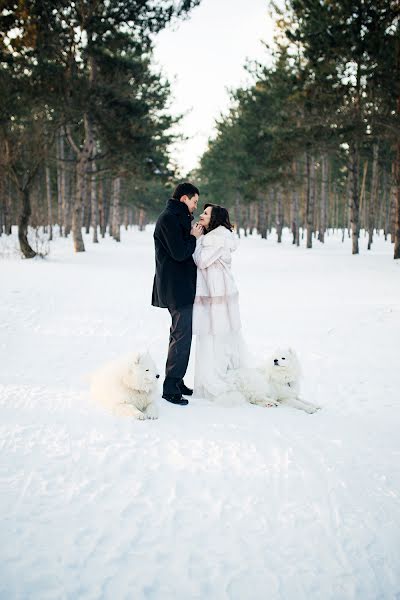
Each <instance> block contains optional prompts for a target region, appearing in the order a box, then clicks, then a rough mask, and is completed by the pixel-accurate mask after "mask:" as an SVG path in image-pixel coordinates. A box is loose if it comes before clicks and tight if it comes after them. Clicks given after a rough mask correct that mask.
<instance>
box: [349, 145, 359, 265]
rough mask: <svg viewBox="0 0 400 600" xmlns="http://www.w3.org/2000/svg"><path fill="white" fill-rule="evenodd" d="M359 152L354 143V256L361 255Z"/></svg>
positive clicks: (352, 208)
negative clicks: (359, 241) (359, 243)
mask: <svg viewBox="0 0 400 600" xmlns="http://www.w3.org/2000/svg"><path fill="white" fill-rule="evenodd" d="M358 163H359V152H358V143H357V142H354V143H353V144H352V146H351V167H350V168H351V179H352V194H351V207H350V222H351V231H352V254H358V253H359V246H358V239H359V237H360V214H359V208H360V197H359V170H358Z"/></svg>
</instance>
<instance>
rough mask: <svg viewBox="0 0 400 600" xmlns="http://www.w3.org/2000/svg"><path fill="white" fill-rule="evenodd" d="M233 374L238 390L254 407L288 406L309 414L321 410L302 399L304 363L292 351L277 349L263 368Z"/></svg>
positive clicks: (233, 372)
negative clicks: (301, 388) (301, 381)
mask: <svg viewBox="0 0 400 600" xmlns="http://www.w3.org/2000/svg"><path fill="white" fill-rule="evenodd" d="M232 375H233V376H234V379H235V381H234V384H235V388H236V390H237V391H238V392H240V394H242V395H243V396H244V397H245V398H246V400H247V401H248V402H250V403H251V404H258V405H261V406H277V405H279V404H284V405H286V406H292V407H293V408H298V409H300V410H304V411H305V412H308V413H314V412H316V411H317V410H318V409H319V406H315V405H314V404H310V403H309V402H305V401H304V400H302V399H301V398H300V397H299V390H300V375H301V371H300V364H299V361H298V359H297V356H296V353H295V352H294V350H292V349H291V348H288V349H279V350H277V351H276V352H275V354H273V355H272V356H271V357H270V358H269V359H268V360H267V361H266V362H265V364H264V365H263V367H262V368H260V369H254V368H250V369H248V368H246V369H238V370H237V371H232Z"/></svg>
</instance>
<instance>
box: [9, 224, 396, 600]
mask: <svg viewBox="0 0 400 600" xmlns="http://www.w3.org/2000/svg"><path fill="white" fill-rule="evenodd" d="M1 240H2V241H1ZM122 240H123V241H122V243H121V244H117V243H116V242H114V241H112V240H110V239H108V238H107V239H106V240H104V241H102V242H101V243H100V244H98V245H92V244H91V242H90V238H89V237H88V236H87V238H86V247H87V252H86V253H84V254H79V255H74V254H73V251H72V243H71V240H64V239H56V240H55V241H54V243H52V246H51V253H50V255H49V256H48V257H47V258H46V259H44V260H42V259H35V260H31V261H28V260H20V259H19V258H18V257H17V256H16V255H15V254H13V252H11V251H10V243H11V242H10V240H8V241H5V238H4V236H3V237H2V238H0V241H1V243H2V244H6V250H7V251H6V252H4V255H5V256H3V258H0V282H1V283H0V286H1V287H0V296H1V304H0V405H1V415H2V419H1V423H0V448H1V454H0V456H1V462H0V474H1V476H0V484H1V488H0V492H1V493H0V510H1V520H2V522H1V544H0V598H1V599H3V598H4V599H6V600H11V599H23V600H30V599H40V600H46V599H53V598H54V599H64V598H65V599H74V600H77V599H85V600H89V599H93V600H98V599H100V598H103V599H108V598H110V599H111V598H112V599H114V598H117V599H118V600H120V599H124V598H127V599H132V598H134V599H135V600H141V599H149V600H159V599H160V600H168V599H172V598H173V599H174V600H175V599H176V600H180V599H182V600H191V599H195V598H196V599H197V598H198V599H203V598H213V599H214V598H215V599H218V600H223V599H232V600H236V599H238V600H239V599H240V600H243V599H251V600H258V599H259V600H265V599H266V598H268V600H275V599H276V600H292V599H293V600H302V599H304V600H309V599H310V598H312V599H314V598H315V599H318V600H319V599H324V600H330V599H331V600H339V599H340V600H342V599H344V598H345V599H346V600H349V599H357V600H360V599H362V600H372V599H374V600H375V599H385V600H386V599H392V598H393V599H394V598H400V570H399V547H400V535H399V519H400V503H399V491H400V461H399V458H400V447H399V442H398V440H399V433H398V432H399V420H400V419H399V415H400V408H399V390H400V369H399V358H398V356H399V353H398V344H399V341H398V340H399V333H400V305H399V298H400V278H399V275H400V271H399V269H400V264H399V262H398V261H393V259H392V246H391V244H390V243H389V242H386V243H385V242H384V241H383V239H382V236H381V237H377V238H376V240H375V242H374V245H373V249H372V251H370V252H367V250H366V239H365V238H364V237H363V236H362V238H361V254H360V255H359V256H352V255H351V248H350V240H349V239H348V238H346V239H345V242H344V244H342V243H341V239H340V236H339V235H338V236H334V235H332V234H331V235H330V236H329V237H328V238H327V241H326V244H325V245H321V244H320V243H319V242H317V241H315V242H314V244H315V247H314V248H313V249H312V250H307V249H306V248H304V247H300V248H295V247H293V246H292V245H291V243H290V239H289V236H288V233H287V232H286V233H285V237H284V243H283V244H281V245H278V244H277V243H276V241H275V238H271V239H269V240H267V241H265V240H261V239H260V238H259V237H257V236H251V237H248V238H246V239H242V241H241V246H240V249H239V250H238V251H237V253H236V255H235V257H234V273H235V277H236V281H237V284H238V286H239V289H240V292H241V312H242V321H243V323H244V333H245V337H246V339H247V341H248V344H249V346H250V348H251V350H252V351H253V353H254V354H255V355H257V356H258V357H259V359H261V358H262V356H264V355H266V354H269V352H270V351H271V350H273V349H274V348H275V347H276V346H281V345H285V344H288V343H289V344H290V345H292V346H293V347H294V348H295V349H296V351H297V353H298V354H299V357H300V360H301V363H302V366H303V372H304V382H303V396H304V398H305V399H306V400H308V401H310V402H315V403H316V404H319V405H321V406H322V410H321V411H319V412H318V413H316V414H314V415H308V414H305V413H303V412H300V411H295V410H293V409H289V408H284V407H280V408H277V409H273V408H269V409H265V408H261V407H258V406H253V405H248V406H244V407H235V408H226V407H218V406H213V405H211V404H209V403H207V402H205V401H203V400H201V399H192V400H191V401H190V404H189V406H187V407H176V406H172V405H169V404H167V403H165V402H163V401H161V400H160V408H161V410H160V418H159V420H158V421H154V422H152V421H144V422H138V421H132V420H130V419H124V418H118V417H114V416H111V415H109V414H108V413H107V412H105V411H103V410H102V409H101V408H100V407H97V406H95V405H93V404H92V403H91V402H90V401H89V395H88V382H87V380H88V374H89V373H90V372H91V371H92V370H93V369H94V368H96V367H98V366H99V365H101V364H102V363H103V362H104V361H107V360H109V359H110V358H113V357H115V356H118V355H119V354H123V353H124V352H125V351H127V350H137V349H142V348H144V349H147V348H148V349H149V350H150V352H151V353H152V355H153V357H154V358H155V360H156V363H157V364H158V367H159V369H160V372H161V373H163V368H164V363H165V358H166V350H167V343H168V329H169V315H168V313H167V311H165V310H161V309H156V308H152V307H151V306H150V295H151V287H152V279H153V272H154V271H153V269H154V266H153V263H154V256H153V246H152V229H151V227H148V228H147V231H146V232H138V231H137V230H133V231H128V232H126V231H123V232H122ZM1 243H0V249H1ZM193 358H194V347H193V352H192V359H191V364H190V367H189V372H188V375H187V378H186V383H187V384H190V383H191V382H192V381H193V362H194V361H193ZM160 380H162V377H161V378H160Z"/></svg>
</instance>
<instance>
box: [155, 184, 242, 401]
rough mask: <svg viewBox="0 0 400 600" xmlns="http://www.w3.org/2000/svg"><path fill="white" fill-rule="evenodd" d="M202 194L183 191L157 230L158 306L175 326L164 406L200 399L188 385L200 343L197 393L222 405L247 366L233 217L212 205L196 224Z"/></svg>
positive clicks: (182, 187)
mask: <svg viewBox="0 0 400 600" xmlns="http://www.w3.org/2000/svg"><path fill="white" fill-rule="evenodd" d="M199 194H200V192H199V190H198V188H197V187H195V186H194V185H192V184H191V183H181V184H179V185H178V186H177V188H176V189H175V191H174V194H173V196H172V198H171V199H170V200H168V203H167V206H166V208H165V210H164V211H163V212H162V213H161V215H160V216H159V218H158V220H157V223H156V227H155V230H154V244H155V258H156V274H155V278H154V286H153V295H152V305H153V306H158V307H161V308H167V309H168V311H169V313H170V315H171V319H172V324H171V329H170V337H169V348H168V357H167V363H166V368H165V380H164V383H163V398H164V399H165V400H167V401H168V402H171V403H173V404H179V405H182V406H183V405H186V404H188V400H187V399H186V398H184V396H190V395H192V394H193V390H191V389H189V388H188V387H186V385H185V383H184V381H183V379H184V376H185V373H186V370H187V366H188V363H189V356H190V348H191V343H192V335H193V334H194V335H196V358H195V375H194V392H195V395H196V396H199V397H201V398H207V399H209V400H218V399H219V398H220V397H222V396H223V395H224V394H226V393H227V392H228V391H229V389H230V388H229V383H228V374H229V371H230V370H232V369H237V368H239V367H241V366H242V365H243V362H244V354H245V350H244V343H243V340H242V336H241V323H240V314H239V301H238V290H237V287H236V284H235V281H234V279H233V276H232V273H231V260H232V259H231V256H232V252H233V251H234V250H236V248H237V246H238V239H237V236H236V235H235V234H234V233H233V228H232V225H231V223H230V220H229V214H228V211H227V210H226V209H225V208H223V207H222V206H218V205H216V204H205V205H204V210H203V212H202V214H201V215H200V217H199V221H198V222H195V223H193V220H194V219H193V213H194V212H195V210H196V209H197V203H198V200H199Z"/></svg>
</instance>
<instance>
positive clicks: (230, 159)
mask: <svg viewBox="0 0 400 600" xmlns="http://www.w3.org/2000/svg"><path fill="white" fill-rule="evenodd" d="M274 14H275V18H276V21H277V24H278V33H277V36H276V40H275V44H274V46H273V48H271V49H269V61H268V66H266V65H259V64H257V65H249V67H248V68H249V71H250V73H251V75H252V81H253V83H252V85H250V86H248V87H246V88H242V89H237V90H236V91H234V92H232V103H231V108H230V110H229V111H228V113H227V114H225V115H223V116H221V117H220V119H219V120H218V122H217V134H216V136H215V137H214V138H213V139H212V140H210V142H209V146H208V149H207V151H206V152H205V154H204V155H203V157H202V160H201V166H200V169H199V171H198V172H197V173H195V174H194V175H195V177H197V181H198V182H199V185H200V187H201V190H202V191H204V192H205V193H206V194H207V197H208V198H210V199H214V201H217V202H220V203H221V204H227V205H228V206H229V207H230V208H231V209H232V211H233V214H234V220H235V222H236V225H237V227H238V229H239V228H240V229H241V228H243V229H244V231H245V233H247V231H252V230H253V228H257V230H258V232H259V233H261V235H262V237H264V238H265V237H267V235H268V233H269V232H270V231H271V229H272V228H274V229H276V233H277V237H278V242H280V241H281V237H282V228H283V227H284V226H285V227H289V228H290V229H291V231H292V234H293V237H292V239H293V243H294V244H299V243H300V239H301V238H302V237H303V236H304V238H305V243H306V245H307V247H308V248H311V247H312V244H313V240H314V239H318V240H319V242H324V239H325V235H326V233H327V232H328V231H329V230H330V229H339V228H340V229H341V230H342V231H343V237H344V235H347V234H349V235H351V237H352V252H353V254H357V253H358V252H359V237H360V230H361V229H364V230H365V234H366V235H368V248H370V247H371V244H372V243H373V236H374V235H375V234H376V233H378V232H379V233H380V232H381V231H383V235H384V236H385V239H389V240H391V241H392V242H393V243H394V257H395V258H400V4H399V3H398V2H397V1H390V0H383V1H379V2H377V1H376V0H356V1H348V0H339V1H337V0H287V2H286V3H285V6H284V8H282V6H281V7H280V8H278V7H276V6H275V7H274Z"/></svg>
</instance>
